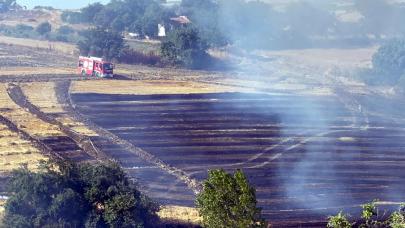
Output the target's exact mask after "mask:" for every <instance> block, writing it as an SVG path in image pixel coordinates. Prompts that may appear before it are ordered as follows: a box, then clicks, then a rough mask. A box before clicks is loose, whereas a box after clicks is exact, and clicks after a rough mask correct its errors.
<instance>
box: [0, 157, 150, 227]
mask: <svg viewBox="0 0 405 228" xmlns="http://www.w3.org/2000/svg"><path fill="white" fill-rule="evenodd" d="M12 176H13V177H12V179H11V181H10V184H9V186H8V188H9V189H8V190H9V191H10V193H12V196H11V197H10V199H9V200H8V201H7V203H6V206H5V215H4V226H5V227H151V226H152V225H153V224H155V222H156V220H157V216H156V212H157V210H158V206H157V205H156V204H155V203H154V202H152V201H151V200H150V199H149V198H148V197H146V196H144V195H142V194H141V193H140V192H139V191H138V190H137V188H136V186H135V185H134V184H133V183H132V182H131V181H129V180H128V178H127V177H126V175H125V173H124V172H123V170H122V169H121V168H120V166H119V165H118V164H116V163H110V164H78V165H76V164H71V163H66V162H47V163H45V162H44V163H43V164H42V165H41V166H40V171H39V172H37V173H33V172H31V171H29V170H28V169H27V168H26V167H24V168H20V169H18V170H15V171H14V172H13V175H12Z"/></svg>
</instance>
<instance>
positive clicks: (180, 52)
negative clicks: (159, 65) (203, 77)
mask: <svg viewBox="0 0 405 228" xmlns="http://www.w3.org/2000/svg"><path fill="white" fill-rule="evenodd" d="M206 50H207V45H206V43H205V42H204V41H202V40H201V38H200V36H199V33H198V31H197V29H195V28H194V27H192V26H183V27H181V28H178V29H175V30H174V31H172V32H171V33H169V35H168V37H167V38H166V40H165V41H163V42H162V45H161V48H160V52H161V55H162V58H163V60H164V61H166V62H168V63H170V64H173V65H182V66H185V67H188V68H203V67H206V66H208V65H209V64H210V60H211V59H210V58H209V55H208V54H207V53H206Z"/></svg>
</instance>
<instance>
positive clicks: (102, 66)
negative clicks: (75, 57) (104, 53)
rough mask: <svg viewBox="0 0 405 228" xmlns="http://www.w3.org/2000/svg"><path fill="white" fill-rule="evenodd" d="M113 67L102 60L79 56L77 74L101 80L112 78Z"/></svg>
mask: <svg viewBox="0 0 405 228" xmlns="http://www.w3.org/2000/svg"><path fill="white" fill-rule="evenodd" d="M113 68H114V65H113V64H112V63H111V62H107V61H104V60H103V59H102V58H97V57H92V56H90V57H85V56H79V63H78V73H79V74H82V75H83V76H86V75H91V76H96V77H101V78H106V77H109V78H112V77H113V76H114V73H113Z"/></svg>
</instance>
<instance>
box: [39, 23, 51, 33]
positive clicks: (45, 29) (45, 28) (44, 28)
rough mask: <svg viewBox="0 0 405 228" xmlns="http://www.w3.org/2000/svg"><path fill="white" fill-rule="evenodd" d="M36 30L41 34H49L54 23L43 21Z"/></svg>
mask: <svg viewBox="0 0 405 228" xmlns="http://www.w3.org/2000/svg"><path fill="white" fill-rule="evenodd" d="M35 30H36V31H37V33H39V34H41V35H45V34H48V33H49V32H51V30H52V25H51V24H49V22H43V23H41V24H39V25H38V26H37V28H36V29H35Z"/></svg>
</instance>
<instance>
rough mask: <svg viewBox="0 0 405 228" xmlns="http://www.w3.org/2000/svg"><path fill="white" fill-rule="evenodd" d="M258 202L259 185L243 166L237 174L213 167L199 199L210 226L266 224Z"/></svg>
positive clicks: (253, 225) (204, 221)
mask: <svg viewBox="0 0 405 228" xmlns="http://www.w3.org/2000/svg"><path fill="white" fill-rule="evenodd" d="M256 203H257V201H256V193H255V189H254V188H253V187H251V186H250V185H249V182H248V180H247V178H246V176H245V175H244V174H243V172H242V171H240V170H237V171H236V172H235V173H234V175H233V176H232V175H230V174H228V173H226V172H225V171H224V170H212V171H210V172H209V173H208V179H207V180H206V181H205V182H204V188H203V191H202V192H201V193H200V194H198V195H197V200H196V204H197V208H198V210H199V213H200V215H201V216H202V218H203V223H204V225H205V226H206V227H240V228H245V227H266V223H265V221H264V220H263V219H262V218H261V209H259V208H257V207H256Z"/></svg>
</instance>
